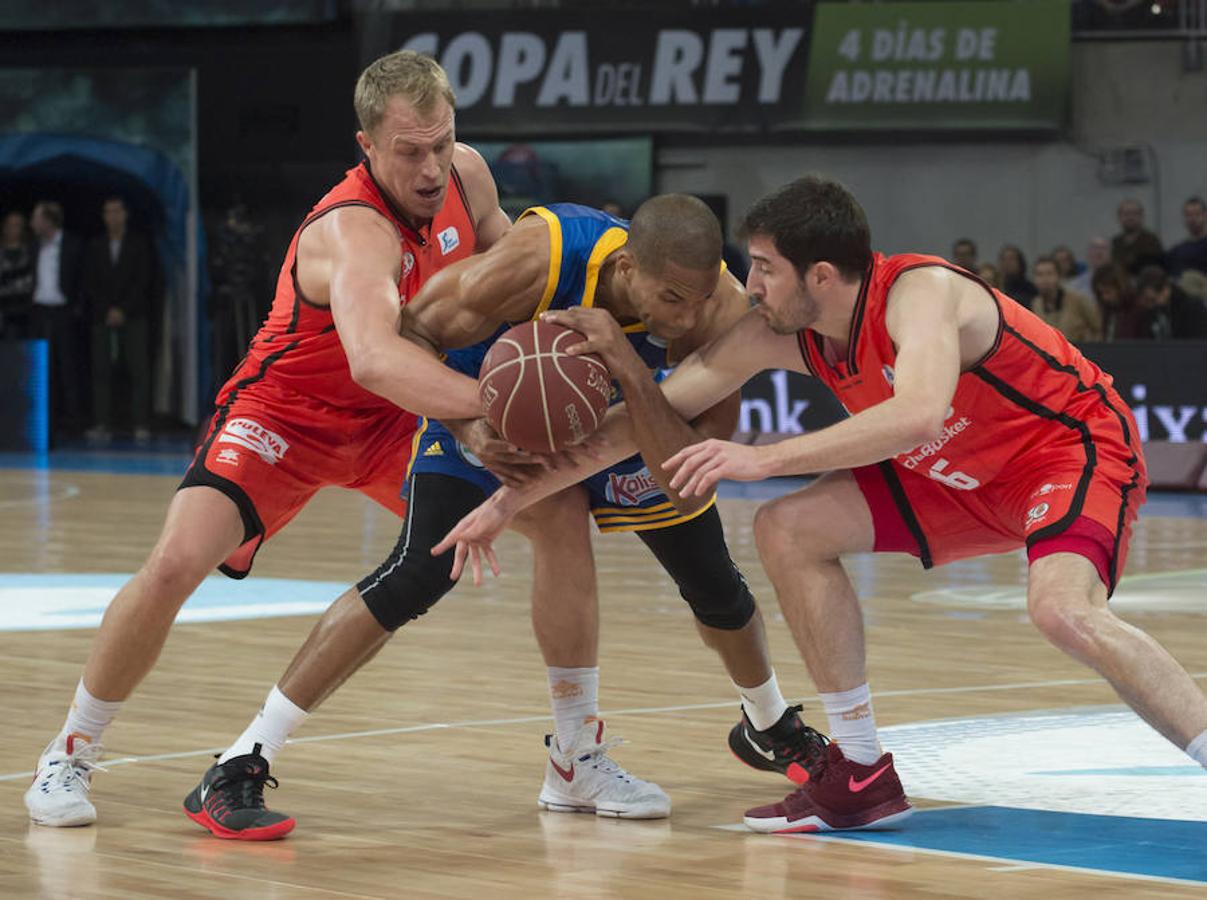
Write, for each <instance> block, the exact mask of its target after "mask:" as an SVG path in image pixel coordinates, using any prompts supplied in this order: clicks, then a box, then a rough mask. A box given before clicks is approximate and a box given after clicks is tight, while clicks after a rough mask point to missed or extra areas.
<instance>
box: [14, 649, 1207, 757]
mask: <svg viewBox="0 0 1207 900" xmlns="http://www.w3.org/2000/svg"><path fill="white" fill-rule="evenodd" d="M1190 677H1191V678H1207V672H1195V673H1193V674H1192V675H1191V676H1190ZM1105 683H1106V682H1104V681H1103V680H1102V679H1101V678H1059V679H1053V680H1051V681H1017V682H1013V683H1011V684H981V685H965V686H963V687H946V688H907V689H904V690H899V691H876V692H875V696H877V697H914V696H922V695H924V694H973V693H978V692H982V691H1022V690H1029V689H1031V688H1045V687H1067V686H1070V685H1085V684H1105ZM737 702H738V701H737V700H724V701H721V702H718V703H690V704H686V705H683V706H639V707H634V708H632V709H613V710H607V711H601V712H600V716H601V717H602V718H604V719H608V718H612V717H615V716H648V715H654V714H656V713H668V712H690V711H691V710H695V709H724V708H725V707H727V706H733V705H735V704H736V703H737ZM800 702H801V703H804V704H808V705H813V704H817V703H818V702H819V701H818V700H817V699H816V698H806V699H803V700H801V701H800ZM552 718H553V717H552V716H547V715H546V716H520V717H517V718H511V719H466V720H463V721H460V722H429V723H427V724H424V725H405V726H401V727H398V728H376V729H373V730H372V731H345V732H341V733H338V734H316V735H314V736H312V737H301V738H290V740H289V743H290V744H316V743H319V742H321V741H344V740H350V739H352V738H362V737H384V736H386V735H392V734H414V733H416V732H421V731H438V730H440V729H442V728H489V727H491V726H494V725H526V724H528V723H530V722H549V721H552ZM225 749H226V748H225V747H206V748H204V749H202V750H182V751H179V752H177V753H156V754H154V755H151V756H121V757H118V758H116V759H107V760H105V767H106V768H108V767H110V766H124V765H129V764H130V763H139V762H158V761H160V760H165V759H187V758H188V757H192V756H212V755H214V754H215V753H221V752H222V751H223V750H225ZM33 775H34V773H33V772H32V771H29V772H13V773H10V774H7V775H0V781H16V780H17V779H20V778H32V777H33Z"/></svg>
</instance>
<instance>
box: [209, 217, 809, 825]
mask: <svg viewBox="0 0 1207 900" xmlns="http://www.w3.org/2000/svg"><path fill="white" fill-rule="evenodd" d="M565 308H592V309H595V310H597V311H598V312H599V314H600V315H601V316H603V317H605V318H607V319H608V320H609V321H610V322H612V323H614V324H615V327H616V329H617V332H618V333H620V329H621V328H622V327H623V329H624V335H625V336H624V338H623V339H624V341H625V344H626V346H627V347H629V348H631V350H630V352H631V353H632V354H633V359H635V360H637V362H636V364H635V365H634V366H633V367H631V368H628V369H625V370H623V371H622V370H618V371H617V372H616V373H614V374H616V375H617V376H618V378H619V382H620V388H621V390H622V391H623V392H625V393H626V394H628V393H635V394H641V393H644V390H645V387H646V386H647V385H649V386H652V385H653V384H654V379H653V378H651V371H653V372H655V373H660V372H663V371H665V370H666V369H668V368H670V367H673V366H674V364H675V363H676V362H677V361H678V360H679V359H681V358H682V357H683V356H685V355H687V354H688V353H689V352H690V351H691V350H693V349H694V348H696V347H698V346H700V345H702V344H703V343H705V342H706V341H708V340H710V339H711V338H713V337H716V336H717V335H719V334H721V333H723V332H724V331H726V330H728V329H729V328H730V327H731V326H732V325H733V323H734V322H736V321H738V320H739V319H741V317H742V316H743V315H744V314H745V312H746V310H747V309H748V303H747V300H746V296H745V294H744V293H743V291H742V289H741V287H740V285H738V283H737V282H736V281H735V280H734V279H733V278H732V277H731V276H729V275H728V274H725V273H722V270H721V231H720V226H719V224H718V223H717V220H716V218H715V217H714V216H713V214H712V213H711V211H710V210H709V209H708V207H707V206H705V205H704V204H703V203H701V202H700V201H699V200H696V199H695V198H692V197H687V196H683V195H674V194H672V195H664V196H660V197H655V198H653V199H651V200H649V201H647V202H646V203H645V204H643V205H642V207H641V208H640V209H639V210H638V211H637V212H636V214H635V215H634V217H633V220H632V223H631V224H630V223H628V222H624V221H623V220H620V219H616V218H613V217H612V216H609V215H607V214H606V213H602V212H600V211H598V210H594V209H590V208H587V207H584V206H577V205H574V204H555V205H551V206H548V207H536V208H534V209H531V210H528V211H527V212H525V213H524V214H523V215H522V216H520V218H519V219H518V220H517V221H516V224H515V225H514V226H513V227H512V229H511V231H510V232H508V234H507V235H506V236H505V237H504V238H502V239H501V240H500V241H499V242H498V243H497V244H496V245H495V246H494V247H492V248H491V249H490V250H489V251H487V252H486V253H483V254H480V255H478V256H475V257H472V258H470V259H467V260H464V261H462V262H460V263H457V264H456V265H453V266H450V267H448V268H447V269H445V270H444V271H442V272H441V273H440V274H438V275H437V276H435V277H433V278H432V279H431V281H429V282H428V283H427V285H426V286H425V287H424V288H423V290H422V291H420V292H419V294H418V295H417V296H416V297H415V298H414V299H413V300H412V301H411V303H410V304H408V306H407V308H406V310H405V311H404V314H403V329H404V331H406V333H407V334H409V335H410V336H412V337H413V338H414V339H415V340H417V341H420V342H423V343H426V344H428V345H430V346H431V347H433V348H457V347H461V348H464V349H461V350H452V351H451V352H450V353H449V354H448V364H449V365H450V366H452V367H453V368H455V369H457V370H458V371H460V372H464V373H466V374H469V375H475V376H476V375H477V373H478V368H479V366H480V364H481V362H482V358H483V356H485V354H486V351H487V349H488V348H489V347H490V345H491V344H492V343H493V341H494V340H495V338H497V336H498V335H499V334H500V333H501V332H502V331H503V330H505V329H506V327H508V325H509V324H510V323H514V322H517V321H522V320H524V319H529V318H532V317H534V316H537V315H540V314H541V313H543V312H545V311H546V310H550V309H565ZM655 393H657V391H655ZM638 402H639V401H638ZM737 411H738V398H737V395H736V394H734V393H733V392H730V393H728V394H726V395H725V396H720V397H717V398H716V400H715V402H713V403H710V404H708V408H707V409H701V410H700V411H699V414H698V415H697V416H696V417H694V421H693V423H692V424H691V425H688V424H686V423H684V422H682V421H680V420H678V419H677V418H671V417H665V416H664V417H660V418H659V419H658V424H657V425H656V427H654V428H653V429H652V431H651V433H650V435H649V440H650V442H651V443H650V446H652V447H656V448H657V457H656V458H664V457H666V456H669V455H670V454H671V453H673V452H675V451H677V450H679V449H681V448H682V447H685V446H687V445H688V444H691V443H693V442H695V441H698V440H700V439H701V438H703V437H707V436H710V435H712V436H717V435H729V434H732V433H733V429H734V427H735V425H736V420H737ZM651 421H653V420H651ZM497 443H499V440H498V438H497V437H496V436H494V434H493V432H490V431H489V428H488V426H486V425H485V423H484V420H477V421H472V422H453V421H447V422H444V423H443V424H442V423H441V422H437V421H428V422H426V423H425V425H424V428H423V431H422V433H421V437H420V438H419V440H418V442H417V444H416V449H415V452H414V455H413V457H412V464H411V469H410V474H409V477H408V481H407V492H408V500H409V506H408V509H407V518H406V522H405V523H404V526H403V531H402V534H401V535H400V537H399V541H398V544H397V546H396V547H395V548H394V551H393V552H392V553H391V554H390V556H389V558H388V559H387V560H386V561H385V562H384V563H382V565H381V566H380V567H379V568H378V570H377V571H376V572H375V573H374V574H373V575H372V576H370V577H369V578H366V579H364V580H363V581H361V583H360V584H359V585H358V586H357V588H356V589H355V590H350V591H348V592H347V593H345V594H344V595H343V596H342V597H340V599H339V600H338V601H336V603H335V604H334V605H333V606H332V607H331V609H330V610H328V611H327V613H326V614H324V616H323V617H322V619H321V620H320V622H319V623H318V624H317V625H316V626H315V628H314V630H313V632H312V633H311V635H310V637H309V639H308V640H307V642H306V644H305V645H304V646H303V647H302V649H301V650H300V651H299V652H298V654H297V655H296V656H295V658H294V660H293V662H292V663H291V665H290V666H289V669H288V670H287V671H286V672H285V675H284V676H283V677H282V679H281V681H280V682H279V684H278V686H277V687H276V688H274V693H279V694H281V695H282V696H285V697H288V698H289V699H290V700H291V701H292V702H293V703H294V704H296V705H297V706H298V707H300V708H301V709H306V710H311V709H314V708H315V707H316V706H317V705H318V704H319V703H320V702H322V700H323V699H324V698H325V697H326V696H327V695H329V694H330V693H331V692H332V691H333V690H335V688H337V687H338V686H339V685H340V684H341V683H342V682H343V681H344V680H345V679H346V678H347V677H348V676H349V675H351V674H352V673H353V672H354V671H356V669H358V668H359V667H360V666H361V665H363V664H364V662H365V661H366V660H367V659H369V658H370V657H371V656H372V655H373V653H374V652H375V651H376V650H377V649H378V648H380V647H381V646H382V645H383V644H384V643H385V641H386V640H387V639H388V638H389V637H390V636H391V634H392V633H393V632H394V631H395V630H396V629H397V628H398V627H399V626H401V625H403V624H405V623H406V622H408V621H410V620H412V619H414V618H416V617H418V616H420V615H423V614H424V613H425V612H426V611H427V610H428V609H429V608H430V607H431V606H432V605H433V604H435V603H436V602H437V601H438V600H439V599H440V598H441V597H443V596H444V594H445V593H447V592H448V591H449V590H450V589H451V588H452V587H453V585H454V584H455V582H456V580H455V579H454V578H452V577H450V569H451V567H452V561H453V560H452V554H451V553H446V554H444V555H443V556H433V555H432V553H431V548H432V545H433V544H434V543H435V542H436V541H438V540H439V539H440V538H441V537H442V536H443V535H444V534H445V533H446V532H447V531H448V529H449V528H451V527H452V526H453V524H454V523H456V521H457V520H458V519H460V518H461V517H462V516H463V515H465V514H466V513H468V512H469V511H470V510H471V509H473V508H474V507H475V506H476V505H477V504H479V503H480V502H481V501H482V500H483V499H485V497H486V496H488V495H489V494H490V493H492V492H493V491H495V490H496V489H497V488H498V487H499V481H498V480H497V479H496V478H495V476H494V475H493V474H492V473H491V471H488V469H487V468H485V467H484V466H483V465H482V463H483V462H487V464H488V465H490V460H489V459H488V457H489V456H490V454H491V452H493V451H492V445H493V444H497ZM490 468H492V469H494V468H495V467H494V466H493V465H491V466H490ZM667 481H668V479H667V477H666V476H665V475H664V473H663V472H662V470H661V469H659V468H658V467H657V466H647V464H646V463H645V462H643V460H642V459H641V458H640V457H631V458H629V459H626V460H624V461H620V462H618V463H617V464H616V465H614V466H612V467H611V468H609V469H608V470H607V471H606V472H604V473H602V474H601V475H598V476H595V477H594V478H591V479H587V480H586V481H584V482H583V483H582V484H576V485H573V486H570V487H568V488H567V489H566V490H564V491H561V492H560V493H558V494H557V495H556V496H554V497H551V498H549V499H548V500H546V501H545V502H543V503H541V504H539V505H538V506H536V507H534V508H533V509H532V510H531V511H530V512H529V514H528V515H526V516H524V517H521V518H520V519H519V520H517V522H516V523H515V525H516V528H517V529H518V530H519V531H520V532H522V533H523V534H524V535H525V536H527V537H528V538H529V539H530V541H531V542H532V546H533V556H534V585H533V625H534V630H535V632H536V635H537V640H538V643H539V644H540V646H541V651H542V653H543V654H544V657H545V662H546V664H547V666H548V671H549V686H550V694H551V698H552V703H553V713H554V721H555V729H554V734H552V735H549V736H547V738H546V743H547V745H548V762H547V765H546V768H545V781H544V784H543V786H542V789H541V792H540V796H539V802H540V805H541V806H542V807H543V808H545V809H550V810H555V811H591V812H595V813H597V814H599V815H606V816H617V817H623V818H656V817H661V816H666V815H668V814H669V812H670V806H671V803H670V798H669V797H667V795H666V794H665V793H664V792H663V791H662V789H661V788H659V787H658V786H657V785H656V784H651V783H649V782H646V781H643V780H642V779H640V778H637V777H635V776H633V775H631V774H629V773H627V772H625V770H624V769H622V768H620V767H619V766H618V765H617V764H616V763H615V762H614V761H612V760H611V759H610V758H609V757H608V756H607V751H608V749H609V747H610V746H611V742H609V741H606V740H605V739H604V728H603V722H601V721H599V719H598V716H597V713H598V711H599V707H598V685H599V669H598V664H597V652H598V651H597V647H598V628H599V623H598V610H597V603H596V585H595V568H594V562H593V558H592V552H591V544H590V534H589V521H590V517H591V515H594V518H595V522H596V524H597V525H598V526H599V528H600V530H601V531H635V532H637V533H638V536H639V537H640V538H641V539H642V541H643V542H644V543H645V544H646V546H647V547H649V548H650V550H651V551H652V552H653V553H654V555H655V556H656V557H657V558H658V561H659V562H660V563H661V564H662V565H663V567H664V568H665V569H666V571H667V572H668V573H669V574H670V575H671V577H672V578H674V579H675V582H676V584H677V585H678V586H679V590H680V593H681V594H682V595H683V597H684V599H685V600H687V602H688V603H689V604H690V605H691V608H692V610H693V612H694V613H695V615H696V618H697V624H698V628H699V631H700V634H701V635H702V637H703V639H704V641H705V643H707V644H708V645H709V646H711V647H713V648H714V649H716V650H717V652H718V653H719V654H720V656H721V658H722V661H723V662H724V664H725V667H726V670H727V671H728V672H729V675H730V677H731V678H732V679H733V681H734V683H735V685H736V687H737V689H738V691H739V693H740V694H741V696H742V707H743V710H744V714H743V715H744V718H743V728H744V729H746V730H745V731H743V733H742V736H741V743H740V744H739V745H738V746H737V748H736V751H737V752H739V754H740V755H742V756H743V758H744V759H746V760H747V761H749V762H750V763H751V764H753V765H756V766H757V767H759V768H762V769H765V770H773V771H779V772H782V773H784V774H787V775H788V776H789V777H791V778H794V780H797V781H800V780H802V779H804V778H807V774H806V772H807V769H808V768H809V766H811V765H812V764H813V763H814V762H815V761H816V760H818V759H820V758H821V755H822V753H823V752H824V747H823V745H822V743H821V739H820V736H818V735H817V733H816V732H815V731H813V730H812V729H810V728H807V727H806V726H804V725H803V724H802V723H801V721H800V719H799V718H798V716H797V712H798V710H799V707H789V706H788V705H787V703H786V702H785V701H784V698H783V696H782V695H781V693H780V690H779V687H778V686H777V684H776V680H775V676H774V673H773V672H772V669H771V664H770V661H769V659H768V653H767V646H766V638H765V635H764V631H763V622H762V617H761V616H760V615H759V613H758V610H757V608H756V607H755V603H754V599H753V597H752V596H751V594H750V591H749V589H748V588H747V586H746V582H745V580H744V579H743V578H742V576H741V574H740V573H739V572H738V570H737V568H736V567H735V566H734V564H733V562H732V561H731V559H730V556H729V551H728V549H727V547H726V545H725V539H724V535H723V533H722V530H721V521H720V517H719V516H718V514H717V511H716V508H715V506H714V502H713V498H712V496H711V495H709V496H706V497H700V498H696V499H695V500H694V501H689V502H686V503H685V502H683V501H682V499H681V498H679V497H678V496H676V495H675V494H674V492H670V493H668V492H667V488H666V483H667ZM296 724H298V723H297V721H296V720H295V721H290V720H286V719H282V718H279V717H271V716H264V715H261V716H258V717H257V718H256V719H254V720H253V721H252V723H251V724H250V725H249V726H248V728H247V730H246V731H245V732H244V734H243V735H242V736H241V737H240V738H239V739H238V740H237V741H236V742H235V744H234V746H232V748H231V749H230V750H228V751H227V752H228V753H236V754H237V753H247V752H248V751H249V750H251V749H252V748H254V747H255V746H256V745H260V746H261V748H262V749H261V751H260V752H262V753H265V754H268V753H272V752H275V751H276V750H278V749H280V747H281V746H283V745H284V743H285V739H286V737H287V736H288V735H289V733H290V731H291V730H292V728H293V727H295V726H296Z"/></svg>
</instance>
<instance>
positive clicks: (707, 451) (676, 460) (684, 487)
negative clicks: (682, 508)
mask: <svg viewBox="0 0 1207 900" xmlns="http://www.w3.org/2000/svg"><path fill="white" fill-rule="evenodd" d="M765 456H766V454H765V453H764V451H763V448H761V447H748V446H746V445H745V444H735V443H733V441H721V440H717V439H716V438H712V439H710V440H707V441H701V442H700V443H698V444H691V445H689V446H687V447H684V448H683V449H682V450H680V451H679V452H678V453H676V454H675V455H674V456H672V457H671V458H670V459H668V460H667V461H666V462H664V463H663V464H662V468H663V469H665V470H666V471H668V472H674V473H675V474H674V475H672V476H671V487H672V488H674V489H675V490H676V491H678V492H679V496H681V497H703V496H707V495H708V494H710V493H712V491H713V490H714V489H715V488H716V486H717V482H718V481H720V480H721V479H722V478H729V479H732V480H734V481H758V480H760V479H762V478H766V477H767V476H768V475H769V474H770V472H769V471H768V470H767V466H766V465H765V463H764V460H765Z"/></svg>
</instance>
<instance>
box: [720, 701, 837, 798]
mask: <svg viewBox="0 0 1207 900" xmlns="http://www.w3.org/2000/svg"><path fill="white" fill-rule="evenodd" d="M800 711H801V707H800V706H789V707H788V708H787V709H786V710H784V714H783V715H782V716H780V717H779V721H777V722H776V723H775V724H774V725H772V726H771V727H770V728H768V729H767V730H766V731H758V730H757V729H756V728H755V727H754V726H753V725H751V724H750V720H749V719H748V718H746V711H745V710H742V721H740V722H738V724H737V725H734V726H733V728H732V729H730V731H729V749H730V750H732V751H733V755H734V756H736V757H737V758H738V759H740V760H741V761H742V762H744V763H746V765H748V766H750V767H751V768H753V769H761V770H762V771H764V772H779V773H780V774H781V775H787V776H788V778H789V780H791V781H792V782H793V783H794V784H804V783H805V782H806V781H808V780H809V777H810V776H811V775H813V774H814V773H815V772H817V771H819V770H820V769H821V767H822V766H824V765H825V762H826V743H827V738H826V736H825V735H823V734H821V733H820V732H819V731H817V730H815V729H813V728H810V727H809V726H808V725H806V724H805V723H804V722H802V721H801V720H800Z"/></svg>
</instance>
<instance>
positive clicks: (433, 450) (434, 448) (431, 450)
mask: <svg viewBox="0 0 1207 900" xmlns="http://www.w3.org/2000/svg"><path fill="white" fill-rule="evenodd" d="M423 455H424V456H444V448H443V447H441V446H440V442H439V441H436V442H435V443H433V444H432V445H431V446H430V447H428V448H427V449H426V450H424V451H423Z"/></svg>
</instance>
